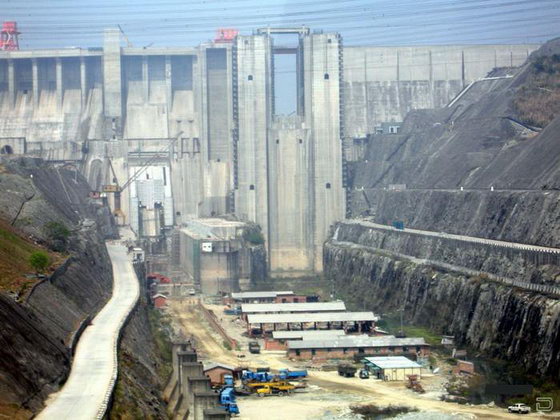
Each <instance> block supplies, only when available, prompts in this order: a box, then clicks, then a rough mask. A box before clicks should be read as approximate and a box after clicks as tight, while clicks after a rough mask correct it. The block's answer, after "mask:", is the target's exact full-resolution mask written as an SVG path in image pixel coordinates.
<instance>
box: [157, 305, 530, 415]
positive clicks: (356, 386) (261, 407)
mask: <svg viewBox="0 0 560 420" xmlns="http://www.w3.org/2000/svg"><path fill="white" fill-rule="evenodd" d="M195 302H196V300H194V299H191V300H190V301H189V300H183V301H169V307H168V309H167V310H168V312H169V314H170V315H171V317H172V319H173V322H174V326H175V327H176V328H177V329H178V330H180V331H181V332H182V334H184V335H185V336H187V337H192V338H194V340H195V343H196V345H197V350H198V352H199V355H200V359H201V360H203V361H204V360H211V361H214V362H222V363H227V364H230V365H234V366H248V367H251V368H256V367H259V366H269V367H270V368H271V369H280V368H284V367H286V368H292V369H297V368H301V367H302V365H301V364H300V365H298V364H296V363H293V362H291V361H290V360H288V359H287V358H286V357H285V352H269V351H263V352H261V354H251V353H249V352H248V351H247V344H248V342H249V339H248V338H247V337H246V336H243V333H244V331H245V330H244V323H243V322H242V321H241V320H238V319H237V317H235V316H230V315H225V314H224V313H223V309H224V307H223V306H221V305H205V306H206V307H207V308H208V309H211V310H212V311H213V312H214V313H215V314H216V316H217V317H218V319H220V320H221V324H222V326H223V327H224V329H225V330H226V331H227V333H228V334H229V335H230V337H232V338H234V339H235V340H237V341H238V342H239V343H240V350H235V349H233V350H227V349H226V348H225V346H224V345H223V339H222V338H221V337H220V336H219V335H218V334H217V333H216V332H215V331H213V330H212V328H211V326H210V325H209V324H208V322H206V321H205V320H204V317H203V315H202V313H201V312H200V310H199V309H198V308H197V307H196V304H195ZM261 344H262V343H261ZM261 347H262V346H261ZM241 354H243V355H244V357H242V358H240V357H238V356H239V355H241ZM308 371H309V378H308V386H307V388H305V389H302V390H298V391H297V392H296V393H294V394H292V395H289V396H281V397H279V396H270V397H265V398H259V397H256V396H249V397H238V399H237V400H238V405H239V410H240V412H241V415H240V416H239V417H238V418H239V419H243V420H260V419H263V418H266V419H267V420H274V419H279V420H280V419H281V420H286V419H353V418H354V419H356V418H358V417H355V416H353V415H351V412H350V409H349V407H350V406H352V405H359V404H375V405H377V406H382V407H383V406H389V405H399V406H407V407H410V408H415V409H417V410H419V411H420V412H422V415H419V416H418V418H420V416H422V418H425V415H424V414H425V413H426V412H432V413H440V414H441V415H440V416H439V417H438V418H452V417H455V418H485V419H503V418H516V417H519V416H518V415H515V414H509V413H507V412H506V411H504V409H502V408H498V407H489V406H486V405H460V404H456V403H448V402H443V401H440V400H439V399H438V397H439V395H440V393H439V392H437V391H438V390H439V389H441V386H442V384H443V383H444V382H445V380H446V379H445V377H443V376H441V375H426V376H423V378H422V385H423V386H424V388H425V389H426V390H427V391H428V392H427V393H426V394H422V395H421V394H417V393H414V392H412V391H410V390H408V389H407V388H406V387H405V386H404V383H402V382H383V381H381V380H376V379H367V380H364V379H359V378H358V377H355V378H343V377H341V376H339V375H338V373H337V372H336V371H321V370H319V369H313V368H308ZM527 417H530V418H533V417H539V415H538V414H535V413H532V414H530V415H529V416H524V417H523V418H527Z"/></svg>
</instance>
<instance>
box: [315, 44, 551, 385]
mask: <svg viewBox="0 0 560 420" xmlns="http://www.w3.org/2000/svg"><path fill="white" fill-rule="evenodd" d="M559 54H560V40H555V41H551V42H550V43H547V44H545V45H544V46H543V47H542V48H541V49H540V50H538V51H536V52H535V53H534V54H533V55H531V57H530V58H529V61H528V62H527V63H526V64H525V65H524V66H522V67H521V68H518V69H496V70H495V71H494V72H493V73H492V74H491V75H490V76H491V77H489V78H488V80H483V81H479V82H477V83H474V84H473V85H472V86H470V87H469V88H468V89H466V90H465V92H464V93H463V94H462V95H461V96H460V97H458V98H457V100H456V101H455V102H454V103H453V104H452V105H451V106H449V107H446V108H442V109H437V110H419V111H414V112H412V113H410V114H409V115H408V116H407V118H406V120H405V122H404V125H403V127H402V130H401V131H400V133H399V134H397V135H377V134H376V135H373V136H370V137H369V141H368V144H367V148H366V149H365V150H364V151H363V156H364V158H363V159H362V160H360V161H357V162H352V163H351V164H350V182H351V189H352V190H351V195H350V197H351V200H350V203H349V208H350V211H351V213H352V215H353V216H354V217H365V218H367V219H368V220H371V221H375V222H377V223H381V224H391V223H392V222H393V221H396V220H399V221H403V222H404V225H405V227H412V228H417V229H424V230H428V231H433V232H446V233H453V234H458V235H467V236H476V237H481V238H491V239H501V240H508V241H512V242H519V243H529V244H535V245H543V246H549V247H557V248H560V223H558V221H559V220H560V205H559V203H560V115H559V113H558V108H557V105H558V101H557V97H558V94H559V92H560V86H559V85H558V77H560V73H559V72H560V66H559V65H558V62H560V60H559V59H558V57H560V55H559ZM396 184H401V185H396ZM403 184H404V185H403ZM338 227H339V229H340V232H339V233H340V236H341V237H343V238H344V241H345V243H342V242H341V243H338V242H337V241H336V240H335V239H331V240H330V241H329V242H328V243H327V245H326V247H325V251H324V266H325V274H326V276H327V279H328V280H331V281H332V282H333V285H334V287H335V289H336V291H337V294H338V295H340V296H341V297H343V298H344V299H345V300H347V301H348V302H354V303H355V304H356V305H357V307H361V308H368V309H371V310H373V311H376V312H378V313H387V312H392V311H396V310H399V309H401V308H404V312H403V313H404V317H405V322H407V323H413V324H415V325H423V326H425V327H428V328H430V329H432V330H433V331H435V332H437V333H440V334H451V335H454V336H455V337H456V339H457V342H458V344H459V345H461V346H462V345H464V346H467V347H469V348H470V349H471V350H475V351H476V352H477V353H478V352H479V353H480V354H482V355H485V356H489V357H496V358H501V359H505V360H508V361H515V362H516V364H517V365H518V366H521V367H523V368H525V369H527V371H528V372H533V373H535V372H537V373H538V374H539V375H543V376H544V375H549V376H550V377H553V378H558V375H559V372H560V359H559V357H558V354H559V352H560V347H559V346H560V333H559V331H560V330H559V326H560V303H559V300H558V298H557V297H556V296H555V295H544V294H542V293H540V292H531V291H528V290H526V289H523V288H515V287H511V286H509V285H506V284H503V283H497V282H494V281H491V279H489V278H488V275H487V274H486V273H490V272H494V273H500V275H504V276H507V277H508V278H512V279H515V280H516V281H526V282H533V281H543V282H545V283H547V284H558V282H559V276H558V273H559V272H560V267H559V266H556V265H552V264H546V265H545V264H543V263H542V262H539V261H535V262H534V263H532V262H530V261H529V260H528V259H524V257H523V258H518V259H516V258H514V257H515V256H513V255H512V256H511V258H509V257H508V258H500V256H499V255H497V254H496V255H495V254H488V253H487V254H484V253H483V252H481V253H480V254H476V252H477V251H476V250H474V249H473V250H471V251H468V252H467V251H464V250H462V249H461V248H460V247H459V246H458V245H457V246H456V247H455V246H453V244H451V245H449V247H448V248H445V247H442V245H441V244H442V242H441V241H437V240H435V239H434V240H433V241H422V240H421V238H419V239H418V240H415V241H410V240H405V238H406V235H400V236H399V235H396V236H395V235H393V236H391V233H390V232H387V233H383V232H379V231H376V232H367V229H365V228H362V231H359V229H358V228H357V227H355V226H354V227H352V226H349V227H342V224H340V225H338ZM364 238H369V239H370V240H369V242H368V243H367V244H366V243H364ZM399 238H400V239H399ZM366 242H367V241H366ZM414 246H416V247H422V246H424V247H429V248H428V249H422V250H419V249H418V248H414ZM488 252H490V251H488ZM415 255H417V256H420V258H416V259H415V258H409V257H411V256H412V257H413V256H415ZM426 255H427V256H429V258H430V259H432V260H434V261H435V263H433V264H432V263H430V261H426V260H423V259H422V258H428V257H425V256H426ZM448 260H453V261H452V262H453V264H457V265H458V266H460V267H455V266H453V267H450V264H448V265H447V266H446V265H445V264H441V263H445V262H449V261H448ZM473 270H474V274H473ZM478 270H480V271H481V273H480V274H476V272H477V271H478Z"/></svg>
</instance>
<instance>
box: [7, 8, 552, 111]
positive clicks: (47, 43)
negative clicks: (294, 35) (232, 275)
mask: <svg viewBox="0 0 560 420" xmlns="http://www.w3.org/2000/svg"><path fill="white" fill-rule="evenodd" d="M0 4H1V7H0V12H1V17H2V19H3V20H15V21H17V22H18V25H19V28H20V31H21V33H22V34H21V36H20V45H21V48H23V49H26V48H49V47H69V46H77V47H99V46H101V45H102V32H103V29H104V28H106V27H109V26H114V25H117V24H120V25H121V27H122V29H123V30H124V32H125V33H126V34H127V36H128V38H129V40H130V41H131V42H132V44H133V45H134V46H136V47H140V46H148V45H154V46H173V45H190V46H195V45H197V44H199V43H200V42H202V41H206V40H209V39H211V38H213V37H214V32H215V30H216V29H217V28H220V27H231V28H237V29H238V30H239V31H240V32H241V33H245V34H250V33H251V31H252V30H253V29H254V28H258V27H262V26H288V25H290V26H300V25H307V26H309V27H311V28H312V29H317V30H318V29H323V30H325V31H338V32H340V33H341V34H342V36H343V42H344V44H345V45H366V44H371V45H414V44H416V45H437V44H491V43H497V44H506V43H518V44H520V43H536V42H543V41H546V40H547V39H550V38H553V37H557V36H560V30H559V28H560V0H336V1H335V0H322V1H317V0H287V1H271V0H261V1H258V0H205V1H187V0H161V1H148V0H138V1H132V0H95V1H91V0H87V1H85V0H0ZM276 77H277V78H276V89H275V92H276V93H277V98H276V99H277V111H279V112H282V113H290V112H291V111H293V110H294V109H295V95H296V94H295V61H294V60H293V57H291V56H279V57H278V58H277V59H276Z"/></svg>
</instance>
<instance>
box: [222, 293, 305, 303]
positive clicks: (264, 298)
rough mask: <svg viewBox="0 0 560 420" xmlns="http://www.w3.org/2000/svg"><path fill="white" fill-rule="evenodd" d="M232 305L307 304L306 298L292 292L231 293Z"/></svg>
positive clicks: (230, 301) (230, 300)
mask: <svg viewBox="0 0 560 420" xmlns="http://www.w3.org/2000/svg"><path fill="white" fill-rule="evenodd" d="M228 301H229V303H230V304H239V303H273V302H275V303H287V302H291V303H298V302H305V301H306V297H305V296H298V295H295V294H294V292H292V291H291V290H284V291H276V292H274V291H271V292H238V293H231V295H230V298H229V299H228Z"/></svg>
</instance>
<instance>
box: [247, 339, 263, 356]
mask: <svg viewBox="0 0 560 420" xmlns="http://www.w3.org/2000/svg"><path fill="white" fill-rule="evenodd" d="M249 352H250V353H253V354H259V353H260V352H261V346H260V345H259V343H258V342H256V341H251V342H250V343H249Z"/></svg>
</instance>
